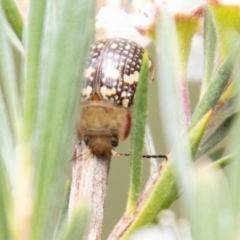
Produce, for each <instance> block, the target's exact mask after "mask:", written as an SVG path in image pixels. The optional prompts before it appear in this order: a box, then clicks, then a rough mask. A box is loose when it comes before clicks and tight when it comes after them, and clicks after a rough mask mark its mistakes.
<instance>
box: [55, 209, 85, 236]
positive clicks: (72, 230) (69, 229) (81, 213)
mask: <svg viewBox="0 0 240 240" xmlns="http://www.w3.org/2000/svg"><path fill="white" fill-rule="evenodd" d="M88 214H89V212H88V209H87V207H86V206H79V207H78V208H76V209H74V210H73V212H72V216H71V217H70V219H69V220H66V221H65V224H64V226H63V228H62V232H61V233H60V237H59V239H60V240H75V239H76V240H79V239H83V235H84V231H85V228H86V225H87V219H88Z"/></svg>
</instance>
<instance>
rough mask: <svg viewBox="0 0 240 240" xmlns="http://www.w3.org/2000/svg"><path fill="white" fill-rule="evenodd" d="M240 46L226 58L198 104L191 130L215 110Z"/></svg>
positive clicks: (192, 119)
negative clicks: (209, 112)
mask: <svg viewBox="0 0 240 240" xmlns="http://www.w3.org/2000/svg"><path fill="white" fill-rule="evenodd" d="M239 52H240V44H239V43H238V44H237V45H236V47H235V48H234V51H233V52H231V54H230V55H229V56H228V57H227V58H226V60H225V61H224V62H223V64H222V65H221V67H220V68H219V70H218V72H217V73H216V75H215V76H214V78H213V79H212V80H211V82H210V84H209V85H208V89H207V91H206V92H205V94H204V95H203V97H202V99H201V100H200V102H199V103H198V105H197V107H196V109H195V111H194V113H193V115H192V118H191V122H190V126H189V128H190V129H191V128H192V127H193V126H194V125H195V124H196V123H197V122H198V121H199V120H200V118H201V117H202V116H203V115H204V114H205V113H206V112H207V111H209V110H210V109H211V108H213V107H214V106H215V105H216V103H217V102H218V100H219V98H220V97H221V95H222V93H223V91H224V89H225V87H226V85H227V83H228V80H229V77H230V76H231V74H232V70H233V67H234V65H235V62H236V59H237V57H238V56H239Z"/></svg>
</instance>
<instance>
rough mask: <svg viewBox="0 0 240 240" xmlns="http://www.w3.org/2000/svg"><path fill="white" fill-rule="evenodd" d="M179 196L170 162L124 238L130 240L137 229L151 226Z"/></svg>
mask: <svg viewBox="0 0 240 240" xmlns="http://www.w3.org/2000/svg"><path fill="white" fill-rule="evenodd" d="M177 196H178V191H177V182H176V177H175V173H174V168H173V164H172V161H169V163H168V164H167V166H166V167H165V168H164V170H163V172H162V173H161V177H160V178H159V179H158V180H157V182H156V184H155V186H154V189H153V190H152V191H151V194H150V195H149V197H148V199H147V201H146V203H145V204H144V206H143V207H142V208H141V209H140V211H139V212H138V214H137V216H136V218H135V220H134V222H133V223H132V224H131V225H130V227H129V228H128V229H127V230H126V231H125V232H124V234H123V236H122V238H123V239H128V237H129V236H130V235H131V234H132V233H133V232H135V231H136V230H137V229H139V228H140V227H142V226H144V225H147V224H150V223H151V222H152V221H153V220H154V218H155V217H156V216H157V214H158V212H159V211H161V210H163V209H166V208H168V207H170V205H171V204H172V202H173V201H174V200H175V199H176V198H177Z"/></svg>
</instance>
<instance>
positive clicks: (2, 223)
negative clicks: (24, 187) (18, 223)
mask: <svg viewBox="0 0 240 240" xmlns="http://www.w3.org/2000/svg"><path fill="white" fill-rule="evenodd" d="M8 183H9V179H8V177H7V173H6V168H5V167H4V164H3V161H2V157H1V154H0V232H1V239H4V240H5V239H6V240H8V239H9V240H11V239H12V233H11V229H10V226H11V225H10V219H11V217H10V216H11V211H12V202H11V197H10V188H9V187H10V186H9V184H8Z"/></svg>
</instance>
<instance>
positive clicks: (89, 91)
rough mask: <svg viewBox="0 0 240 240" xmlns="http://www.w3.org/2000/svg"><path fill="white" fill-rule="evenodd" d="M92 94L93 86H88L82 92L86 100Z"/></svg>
mask: <svg viewBox="0 0 240 240" xmlns="http://www.w3.org/2000/svg"><path fill="white" fill-rule="evenodd" d="M91 93H92V87H91V86H87V87H86V88H84V89H83V90H82V95H83V96H84V97H86V98H89V97H90V95H91Z"/></svg>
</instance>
